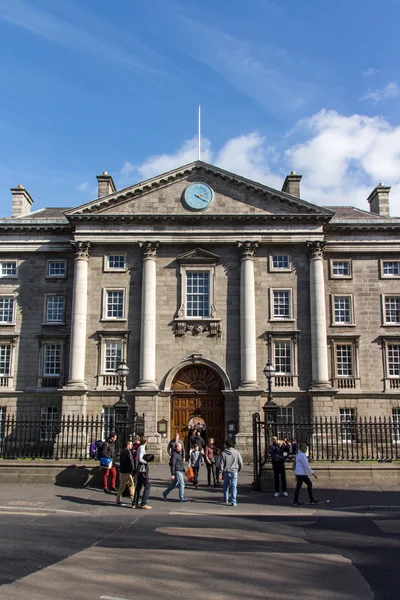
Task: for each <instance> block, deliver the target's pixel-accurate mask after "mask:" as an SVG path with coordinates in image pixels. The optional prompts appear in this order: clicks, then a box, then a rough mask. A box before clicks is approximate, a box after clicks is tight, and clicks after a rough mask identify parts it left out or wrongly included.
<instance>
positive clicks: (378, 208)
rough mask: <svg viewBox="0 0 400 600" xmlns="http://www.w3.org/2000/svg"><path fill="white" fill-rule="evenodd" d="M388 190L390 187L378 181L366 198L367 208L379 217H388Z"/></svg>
mask: <svg viewBox="0 0 400 600" xmlns="http://www.w3.org/2000/svg"><path fill="white" fill-rule="evenodd" d="M389 192H390V187H387V186H386V185H384V184H383V183H378V185H377V186H376V188H375V189H374V190H373V192H371V193H370V195H369V196H368V198H367V200H368V202H369V210H370V212H372V213H376V214H377V215H380V216H381V217H389V216H390V214H389Z"/></svg>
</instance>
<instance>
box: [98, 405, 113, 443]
mask: <svg viewBox="0 0 400 600" xmlns="http://www.w3.org/2000/svg"><path fill="white" fill-rule="evenodd" d="M113 429H115V409H114V407H113V406H104V407H103V414H102V432H101V439H102V440H105V439H106V438H108V436H109V435H110V433H111V432H112V431H113Z"/></svg>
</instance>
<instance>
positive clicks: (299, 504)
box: [293, 502, 303, 506]
mask: <svg viewBox="0 0 400 600" xmlns="http://www.w3.org/2000/svg"><path fill="white" fill-rule="evenodd" d="M293 506H303V503H302V502H293Z"/></svg>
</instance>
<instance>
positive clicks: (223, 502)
mask: <svg viewBox="0 0 400 600" xmlns="http://www.w3.org/2000/svg"><path fill="white" fill-rule="evenodd" d="M221 504H229V502H228V500H221Z"/></svg>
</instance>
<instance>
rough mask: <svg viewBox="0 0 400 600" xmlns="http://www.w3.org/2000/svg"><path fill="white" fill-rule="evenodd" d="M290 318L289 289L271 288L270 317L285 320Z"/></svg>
mask: <svg viewBox="0 0 400 600" xmlns="http://www.w3.org/2000/svg"><path fill="white" fill-rule="evenodd" d="M291 318H292V292H291V290H272V319H273V320H285V319H291Z"/></svg>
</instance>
